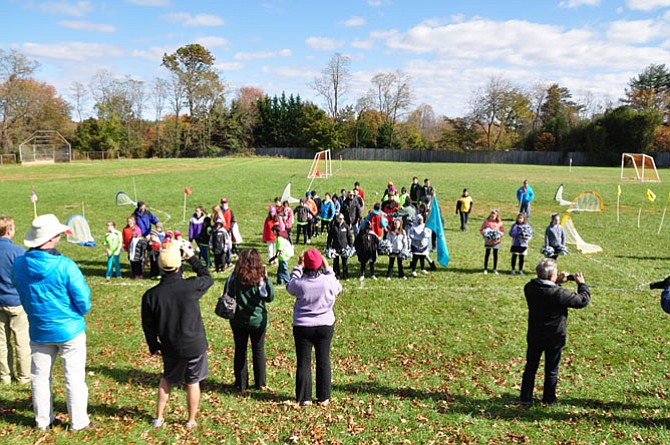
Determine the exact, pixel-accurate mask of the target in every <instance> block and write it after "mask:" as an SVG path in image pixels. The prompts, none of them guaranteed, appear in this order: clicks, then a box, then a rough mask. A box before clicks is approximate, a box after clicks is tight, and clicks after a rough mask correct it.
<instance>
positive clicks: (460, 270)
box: [446, 265, 484, 275]
mask: <svg viewBox="0 0 670 445" xmlns="http://www.w3.org/2000/svg"><path fill="white" fill-rule="evenodd" d="M446 270H448V271H449V272H452V273H461V274H470V275H472V274H479V275H483V273H482V271H483V270H484V266H483V265H482V267H480V268H476V269H475V268H470V269H466V268H464V267H452V266H448V267H447V269H446Z"/></svg>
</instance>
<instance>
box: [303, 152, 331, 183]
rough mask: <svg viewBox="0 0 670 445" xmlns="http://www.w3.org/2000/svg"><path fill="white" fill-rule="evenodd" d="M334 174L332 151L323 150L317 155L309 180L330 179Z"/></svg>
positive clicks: (310, 169) (310, 170)
mask: <svg viewBox="0 0 670 445" xmlns="http://www.w3.org/2000/svg"><path fill="white" fill-rule="evenodd" d="M332 174H333V166H332V161H331V158H330V150H323V151H320V152H318V153H317V154H315V155H314V160H313V161H312V166H311V167H310V168H309V173H308V174H307V178H308V179H314V178H329V177H330V176H331V175H332Z"/></svg>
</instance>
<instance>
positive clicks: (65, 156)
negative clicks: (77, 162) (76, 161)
mask: <svg viewBox="0 0 670 445" xmlns="http://www.w3.org/2000/svg"><path fill="white" fill-rule="evenodd" d="M19 156H20V157H21V164H24V165H29V164H35V163H54V162H70V161H71V160H72V146H71V145H70V143H69V142H68V141H67V139H65V138H64V137H63V135H61V134H60V133H59V132H58V131H56V130H37V131H35V132H34V133H33V134H32V135H30V137H29V138H28V139H26V140H25V141H23V142H22V143H21V144H20V145H19Z"/></svg>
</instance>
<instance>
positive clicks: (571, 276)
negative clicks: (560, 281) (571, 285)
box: [565, 274, 575, 281]
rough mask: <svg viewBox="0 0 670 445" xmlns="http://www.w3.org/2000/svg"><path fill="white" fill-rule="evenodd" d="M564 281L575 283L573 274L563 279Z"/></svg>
mask: <svg viewBox="0 0 670 445" xmlns="http://www.w3.org/2000/svg"><path fill="white" fill-rule="evenodd" d="M565 279H566V280H568V281H575V276H574V275H573V274H570V275H568V276H567V277H565Z"/></svg>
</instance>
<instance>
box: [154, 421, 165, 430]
mask: <svg viewBox="0 0 670 445" xmlns="http://www.w3.org/2000/svg"><path fill="white" fill-rule="evenodd" d="M151 425H152V426H153V427H154V428H155V429H158V428H162V427H163V425H165V419H154V421H153V423H152V424H151Z"/></svg>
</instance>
